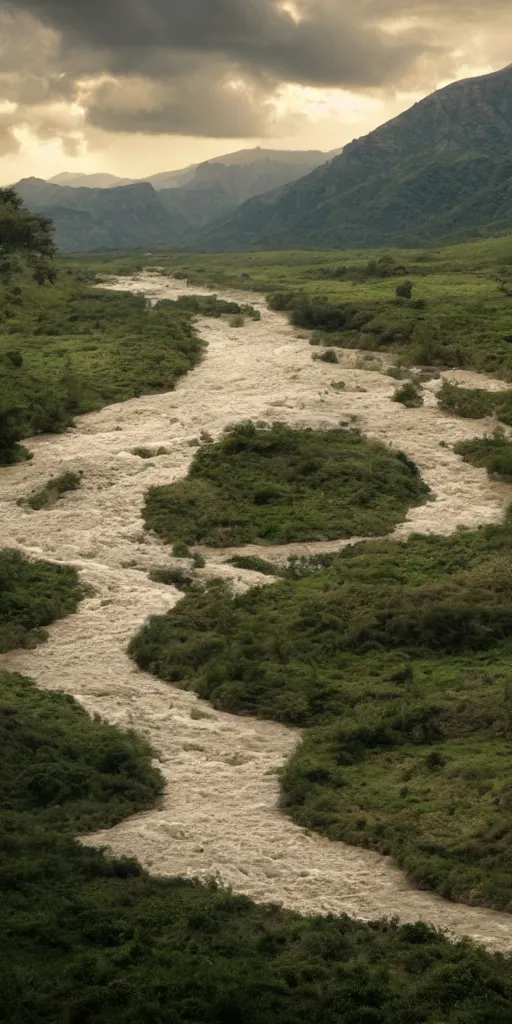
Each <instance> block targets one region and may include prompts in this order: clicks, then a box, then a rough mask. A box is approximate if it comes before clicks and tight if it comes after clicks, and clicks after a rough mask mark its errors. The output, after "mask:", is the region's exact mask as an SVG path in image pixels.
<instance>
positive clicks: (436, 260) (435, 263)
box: [66, 235, 512, 380]
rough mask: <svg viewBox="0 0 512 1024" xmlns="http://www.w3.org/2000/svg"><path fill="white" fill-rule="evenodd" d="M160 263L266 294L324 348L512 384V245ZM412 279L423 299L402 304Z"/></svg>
mask: <svg viewBox="0 0 512 1024" xmlns="http://www.w3.org/2000/svg"><path fill="white" fill-rule="evenodd" d="M340 260H342V261H343V264H342V267H341V269H342V270H343V274H342V275H341V274H340V273H338V272H337V271H338V270H339V269H340V268H339V263H340ZM139 262H140V258H139ZM159 262H161V263H162V266H163V267H164V270H165V272H166V273H169V274H171V275H175V274H178V275H179V274H180V273H183V274H185V275H186V276H187V278H188V279H189V280H190V281H191V282H192V283H193V284H197V285H203V286H204V285H206V286H207V287H210V288H212V289H213V288H222V287H225V288H244V289H246V290H248V289H250V290H253V291H260V292H264V293H266V294H267V295H268V297H269V302H270V304H271V306H273V307H276V308H277V307H279V308H281V309H283V310H284V311H285V312H288V314H289V315H290V316H291V317H292V318H293V320H294V323H296V325H297V326H299V327H305V328H307V329H308V330H312V331H314V332H315V333H314V339H315V341H316V343H317V344H324V343H325V344H326V345H327V346H328V347H331V348H335V347H339V346H341V347H344V348H355V349H362V350H366V351H391V352H393V353H394V354H395V357H396V361H397V362H398V364H399V368H400V366H402V365H405V364H408V365H419V364H423V365H424V366H426V367H440V368H447V367H466V368H473V369H475V370H478V371H481V372H487V373H491V374H494V375H495V376H499V377H502V378H503V379H504V380H512V344H511V339H512V331H511V321H510V317H511V305H510V304H511V298H510V295H509V294H508V293H507V292H504V291H503V290H502V289H501V288H500V286H499V283H498V281H497V278H498V277H499V274H500V271H502V270H503V269H504V268H505V269H506V272H507V275H508V276H509V277H510V279H511V281H512V236H511V235H504V236H503V237H500V238H492V239H488V240H485V241H480V242H474V243H469V244H466V245H456V246H450V247H446V248H442V249H436V250H433V249H430V250H426V251H418V250H388V251H382V250H381V251H380V252H379V251H375V250H374V251H372V250H370V249H365V250H352V251H347V252H343V253H339V252H329V251H320V252H311V251H307V252H293V251H292V252H265V253H237V254H236V255H229V254H223V255H208V254H206V255H205V254H201V255H186V254H175V253H173V254H162V255H161V257H160V256H159ZM66 265H70V266H71V265H72V266H73V267H76V268H79V267H83V266H84V261H79V260H77V259H73V261H72V260H71V258H69V259H68V260H67V261H66ZM376 266H378V272H377V273H376V272H375V267H376ZM95 268H96V269H97V271H98V272H99V273H102V272H103V273H105V272H113V271H119V272H124V273H128V272H130V271H132V270H135V269H136V268H137V263H136V260H135V258H134V257H128V256H124V257H120V256H118V257H116V258H114V257H111V258H110V259H107V258H103V259H102V260H100V258H99V257H98V258H95ZM404 273H407V275H408V276H409V277H410V279H411V281H412V282H413V283H414V289H415V290H414V298H413V299H409V300H407V299H401V298H397V296H396V286H397V284H398V283H399V282H400V281H402V280H403V276H404Z"/></svg>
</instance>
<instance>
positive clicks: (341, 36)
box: [21, 0, 428, 86]
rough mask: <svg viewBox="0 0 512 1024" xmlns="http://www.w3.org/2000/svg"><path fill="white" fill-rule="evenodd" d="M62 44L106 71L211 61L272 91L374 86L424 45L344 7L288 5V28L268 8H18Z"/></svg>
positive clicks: (162, 1) (146, 1) (31, 1)
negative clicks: (181, 57) (186, 59)
mask: <svg viewBox="0 0 512 1024" xmlns="http://www.w3.org/2000/svg"><path fill="white" fill-rule="evenodd" d="M21 2H22V6H23V7H24V8H25V10H28V11H30V12H31V13H32V14H34V15H36V16H37V17H38V18H40V19H41V20H42V21H43V22H44V23H45V24H48V25H51V26H53V27H55V28H57V29H59V30H60V31H62V32H63V33H64V35H65V38H66V40H67V42H68V45H72V46H80V47H83V46H84V45H87V46H88V47H91V48H93V49H99V50H101V51H103V53H104V56H105V60H106V61H107V62H108V63H109V65H110V67H113V68H116V69H117V68H123V69H124V70H125V71H128V70H130V71H136V70H138V68H139V67H140V63H141V62H145V61H147V52H148V50H149V51H152V50H155V49H158V50H160V49H162V48H164V49H166V50H167V51H168V58H169V66H170V69H171V70H172V64H173V55H174V54H189V55H195V56H196V58H198V57H202V58H203V59H208V58H212V57H213V58H217V59H219V58H220V59H223V60H226V61H229V62H231V63H233V64H234V65H235V66H238V67H241V68H244V69H246V70H247V71H251V72H253V73H254V72H263V73H264V74H268V75H271V76H272V77H274V78H276V79H277V80H279V81H287V82H300V83H307V84H311V85H351V86H365V85H378V84H380V83H382V82H386V81H390V80H392V79H393V78H394V77H396V76H397V75H399V74H400V72H401V71H403V70H404V69H405V68H406V67H407V66H408V65H409V64H410V63H411V61H413V60H414V58H415V57H416V56H418V54H419V53H420V52H422V51H423V50H424V49H425V47H428V44H427V42H426V40H425V38H423V39H420V38H419V35H417V34H416V33H405V34H404V35H403V36H402V37H392V36H389V35H388V34H387V33H385V32H382V31H381V30H380V28H379V27H378V26H377V25H375V24H374V23H373V16H372V18H371V19H370V20H366V21H365V20H364V19H363V18H362V17H361V16H360V14H358V13H357V9H356V10H354V6H355V5H354V4H353V3H343V2H340V0H307V2H306V0H298V2H297V3H296V4H295V6H296V8H297V10H298V12H299V15H302V16H303V19H302V20H301V21H299V22H297V23H296V22H295V21H294V18H293V17H292V16H291V15H290V13H289V10H287V9H286V4H285V3H283V4H280V3H279V2H278V0H187V2H184V0H89V2H87V3H85V2H84V0H21Z"/></svg>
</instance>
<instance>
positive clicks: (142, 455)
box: [131, 448, 169, 459]
mask: <svg viewBox="0 0 512 1024" xmlns="http://www.w3.org/2000/svg"><path fill="white" fill-rule="evenodd" d="M131 454H132V455H138V457H139V459H155V458H156V457H157V456H158V455H168V454H169V449H168V448H132V449H131Z"/></svg>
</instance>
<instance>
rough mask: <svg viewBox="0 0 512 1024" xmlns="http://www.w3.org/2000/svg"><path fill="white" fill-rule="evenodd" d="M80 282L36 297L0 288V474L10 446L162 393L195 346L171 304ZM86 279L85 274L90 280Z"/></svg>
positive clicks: (17, 280) (66, 280) (191, 358)
mask: <svg viewBox="0 0 512 1024" xmlns="http://www.w3.org/2000/svg"><path fill="white" fill-rule="evenodd" d="M84 276H85V277H87V275H83V274H81V272H78V273H75V272H73V271H70V270H68V271H67V272H62V273H60V274H59V276H58V278H57V281H56V283H55V284H54V285H52V286H51V287H50V286H45V287H39V286H38V285H36V284H35V283H33V282H31V281H29V280H28V279H27V277H26V276H19V277H14V278H13V279H12V280H11V281H10V283H8V284H6V285H4V286H3V287H2V286H1V285H0V464H6V463H9V462H13V461H16V459H17V458H18V457H19V455H20V454H21V453H20V451H19V448H17V447H16V442H18V441H19V440H21V439H22V438H24V437H29V436H31V435H32V434H37V433H45V432H53V433H58V432H59V431H62V430H65V429H66V428H67V427H68V426H69V425H70V424H71V423H72V422H73V417H74V416H75V415H77V414H78V413H83V412H89V411H91V410H92V409H99V408H101V407H102V406H103V405H106V404H107V403H109V402H119V401H123V400H124V399H127V398H133V397H135V396H137V395H141V394H144V393H146V394H147V393H151V392H156V391H164V390H171V389H172V388H173V387H174V385H175V384H176V381H177V380H178V379H179V378H180V377H181V376H182V375H183V374H184V373H186V372H187V370H189V369H191V367H193V366H195V365H196V364H197V363H198V362H199V360H200V358H201V354H202V351H203V347H204V346H203V344H202V342H201V340H200V339H199V338H198V337H197V335H196V334H195V332H194V330H193V327H192V321H191V315H190V313H189V312H188V311H187V310H185V309H181V308H179V307H178V306H177V305H176V304H175V303H172V302H160V303H157V304H156V305H155V306H153V307H152V308H149V307H148V304H147V302H146V300H145V299H144V298H143V297H142V296H135V295H131V294H122V293H117V292H109V291H101V290H100V289H96V288H92V287H90V286H89V285H88V284H87V283H86V281H84V280H83V277H84ZM92 277H94V274H93V275H92Z"/></svg>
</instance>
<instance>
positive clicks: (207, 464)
mask: <svg viewBox="0 0 512 1024" xmlns="http://www.w3.org/2000/svg"><path fill="white" fill-rule="evenodd" d="M427 494H428V489H427V487H426V485H425V484H424V483H423V482H422V480H421V478H420V476H419V473H418V470H417V468H416V467H415V466H414V465H413V464H412V463H411V462H410V461H409V460H408V459H407V458H406V456H405V455H402V454H400V453H398V454H397V453H394V452H392V451H390V450H389V449H387V448H385V447H384V446H383V445H382V444H379V443H378V442H375V441H369V440H367V439H366V438H364V437H361V436H360V435H359V434H357V433H354V432H352V431H346V430H329V431H322V430H294V429H292V428H291V427H287V426H285V425H283V424H274V425H273V426H272V427H270V428H267V427H258V426H256V425H255V424H253V423H250V422H248V423H242V424H238V425H237V426H235V427H233V428H232V429H230V430H229V431H228V432H227V433H226V434H225V436H224V437H223V438H222V440H221V441H219V442H218V443H217V444H213V445H208V446H206V447H204V448H202V449H201V450H200V451H198V452H197V454H196V455H195V457H194V460H193V462H192V466H191V468H190V470H189V474H188V476H187V477H186V478H185V479H184V480H179V481H177V482H176V483H173V484H170V485H168V486H163V487H152V488H150V490H149V491H148V493H147V495H146V503H145V506H144V510H143V515H144V519H145V522H146V525H147V527H149V528H150V529H152V530H154V531H155V532H156V533H158V534H159V536H161V537H162V538H163V539H164V540H165V541H166V542H175V543H176V542H177V541H179V542H181V543H185V544H194V543H199V542H204V543H205V544H211V545H213V546H214V547H228V546H231V545H235V544H249V543H251V542H253V541H258V540H260V541H263V542H266V543H277V544H285V543H288V542H289V541H295V540H322V539H334V538H336V537H350V536H354V535H358V534H359V535H362V536H365V535H368V534H379V533H382V534H385V533H387V532H388V530H390V529H392V528H393V526H394V525H395V524H396V523H397V522H400V520H401V519H402V518H403V516H404V514H405V512H406V510H407V509H408V508H410V507H411V506H412V505H417V504H421V503H422V501H424V500H425V498H426V496H427ZM174 550H175V549H174Z"/></svg>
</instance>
